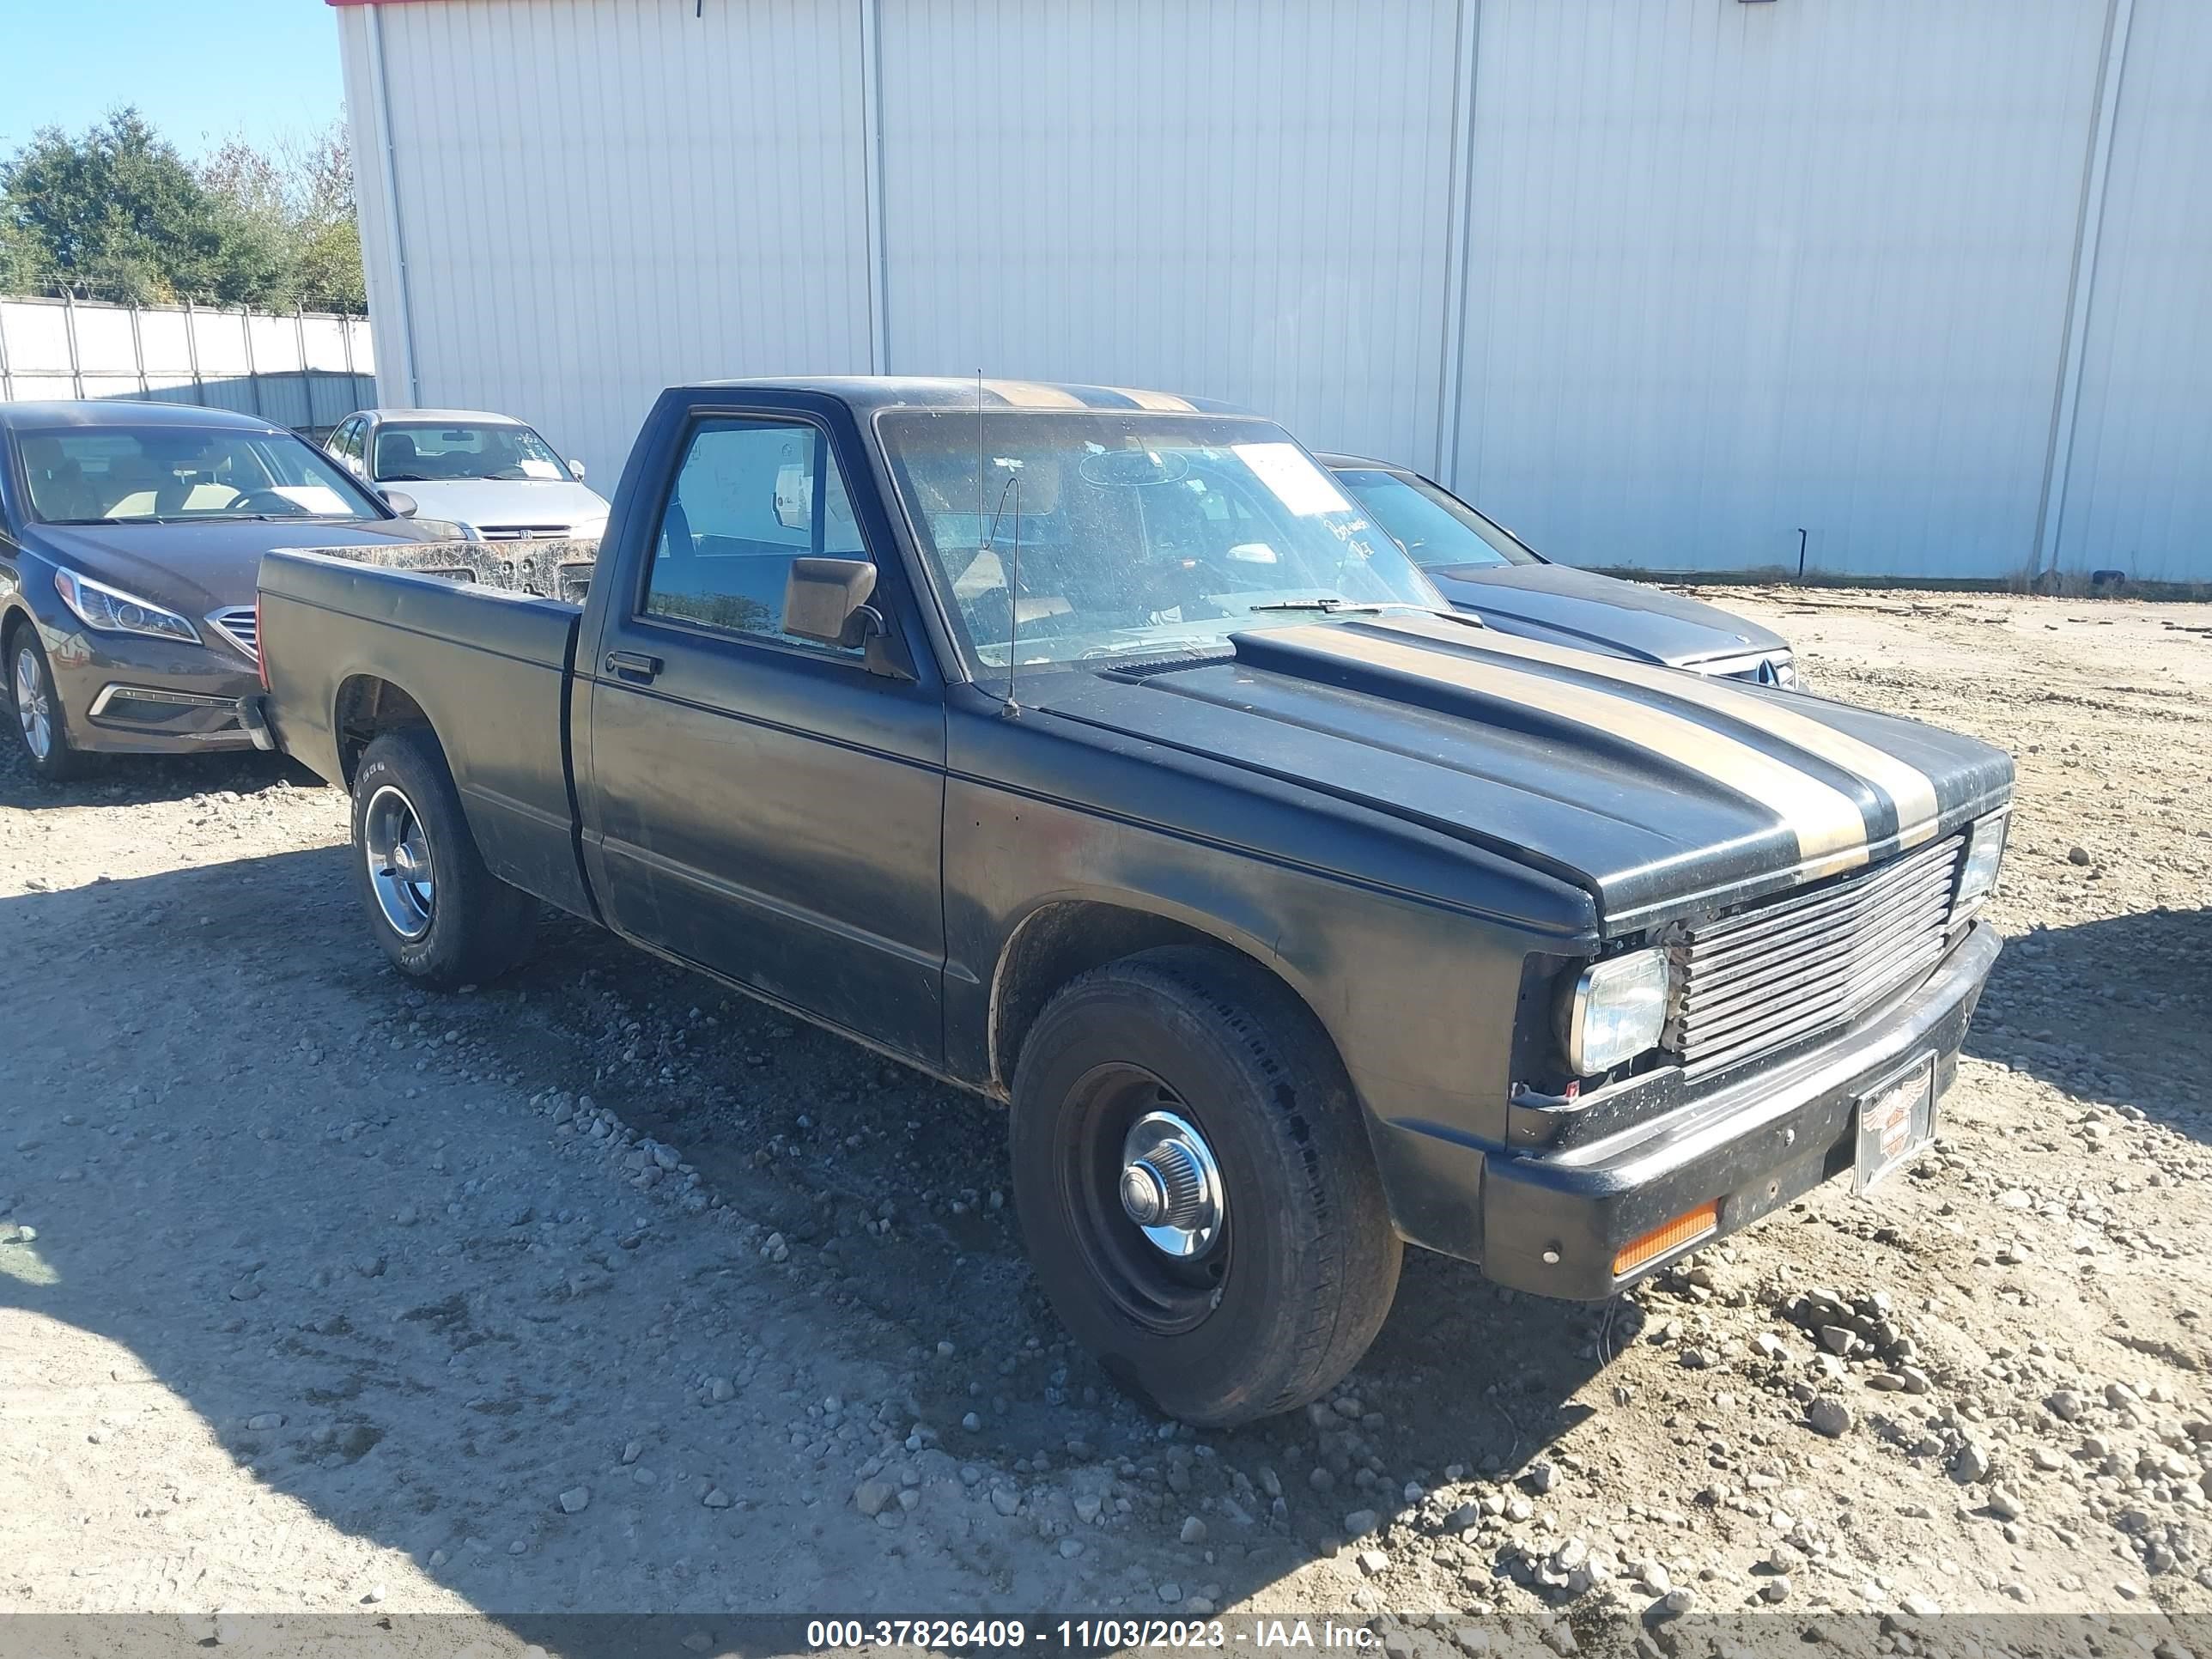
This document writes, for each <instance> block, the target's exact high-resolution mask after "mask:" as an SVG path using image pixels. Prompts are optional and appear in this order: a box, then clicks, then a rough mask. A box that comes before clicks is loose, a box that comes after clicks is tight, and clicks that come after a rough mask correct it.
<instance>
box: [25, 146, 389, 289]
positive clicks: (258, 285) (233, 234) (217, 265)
mask: <svg viewBox="0 0 2212 1659" xmlns="http://www.w3.org/2000/svg"><path fill="white" fill-rule="evenodd" d="M0 292H9V293H19V294H20V293H54V294H64V293H66V294H76V295H82V296H83V297H85V298H88V299H100V300H118V301H136V302H137V303H140V304H145V303H151V302H161V301H179V300H184V299H193V300H198V301H203V302H213V303H216V304H222V305H251V306H256V307H264V308H270V309H283V308H288V307H291V306H294V305H303V306H307V307H311V308H313V309H316V310H328V311H350V312H359V311H362V310H364V309H366V307H367V293H366V289H365V287H364V284H363V283H362V270H361V240H360V235H359V233H358V231H357V229H356V222H355V216H354V202H353V163H352V158H351V156H350V155H349V153H348V150H347V146H346V137H345V126H344V123H343V121H337V122H333V123H332V124H331V125H330V126H328V127H326V128H324V129H322V130H321V131H317V132H314V133H311V134H308V135H307V136H306V137H301V138H297V139H295V140H292V141H289V142H288V143H284V144H283V145H280V146H278V147H277V149H276V150H275V152H274V153H271V152H268V151H264V150H261V149H256V148H255V147H253V146H252V145H251V144H248V143H246V142H245V141H244V140H242V139H233V140H231V141H230V142H229V143H225V144H224V145H222V148H220V149H217V150H216V152H215V153H214V155H211V156H210V157H209V158H208V159H207V160H206V161H204V162H203V163H202V164H201V165H200V166H198V167H191V166H190V165H188V164H187V163H186V162H185V161H184V160H183V158H182V157H180V156H179V155H178V154H177V152H176V149H175V148H174V147H173V146H172V145H170V144H168V143H166V142H164V141H163V140H162V139H161V137H160V136H159V135H158V134H157V133H155V131H154V130H153V129H152V128H151V127H150V126H149V125H147V124H146V122H145V121H144V120H143V118H141V117H140V116H139V114H138V112H137V111H136V110H133V109H127V108H126V109H121V110H118V111H117V112H115V113H113V114H112V115H110V116H109V117H108V118H106V120H105V121H103V122H101V123H100V124H99V125H95V126H94V127H92V128H90V129H89V130H88V131H85V132H84V133H82V135H80V136H78V137H70V136H69V135H68V134H66V133H64V132H62V131H59V130H58V129H56V128H47V129H46V130H44V131H40V133H38V134H37V135H36V136H35V137H33V139H32V140H31V142H30V143H28V144H27V145H25V146H24V147H23V148H22V149H21V150H19V151H17V152H16V154H15V155H13V156H12V157H9V159H7V160H6V161H0Z"/></svg>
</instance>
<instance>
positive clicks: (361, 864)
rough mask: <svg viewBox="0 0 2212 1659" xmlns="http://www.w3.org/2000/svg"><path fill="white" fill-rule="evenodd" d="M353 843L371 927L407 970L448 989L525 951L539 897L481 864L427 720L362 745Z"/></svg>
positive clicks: (482, 976) (495, 971)
mask: <svg viewBox="0 0 2212 1659" xmlns="http://www.w3.org/2000/svg"><path fill="white" fill-rule="evenodd" d="M353 851H354V860H353V867H354V880H355V884H356V886H357V887H358V889H359V890H360V892H361V896H362V904H363V906H364V907H365V908H367V909H368V922H369V927H370V928H371V930H372V931H374V933H375V934H376V942H377V943H378V944H379V945H382V946H383V947H384V953H385V955H386V956H388V957H391V958H392V964H393V965H394V966H395V967H397V968H398V969H399V971H400V972H401V973H403V974H404V975H407V976H408V977H409V978H410V979H412V980H415V981H418V982H420V983H422V984H424V985H428V986H431V987H435V988H437V989H440V990H451V989H453V988H454V987H458V986H462V985H471V984H476V983H479V982H481V981H485V980H490V979H495V978H497V977H498V976H499V975H501V974H503V973H505V972H507V969H510V968H512V967H513V966H514V965H515V964H516V963H519V962H520V961H521V960H522V959H523V958H524V957H526V956H528V955H529V954H530V945H531V939H532V935H533V934H534V933H536V931H537V925H538V902H537V900H535V899H533V898H532V897H531V896H530V895H529V894H527V893H526V892H524V891H522V890H520V888H517V887H511V886H509V885H508V884H507V883H505V882H503V881H501V880H500V879H499V878H498V877H496V876H495V875H493V874H492V872H490V871H489V870H488V869H486V868H485V867H484V861H483V855H482V854H479V853H478V852H477V843H476V838H475V836H472V835H471V834H470V833H469V825H468V819H467V817H465V815H464V813H463V811H462V809H461V797H460V792H459V790H457V789H455V788H454V787H453V772H452V771H451V769H449V768H447V764H446V757H445V756H444V754H443V753H442V752H441V750H439V748H438V744H437V740H436V738H433V737H432V736H431V735H430V733H429V732H428V731H427V730H425V729H423V728H422V727H419V726H417V727H410V728H407V729H405V730H404V731H398V732H386V733H384V735H383V736H381V737H380V738H377V739H376V740H375V741H374V743H372V744H369V745H368V752H367V753H365V754H364V755H362V760H361V767H360V769H359V770H357V771H356V773H355V774H354V780H353Z"/></svg>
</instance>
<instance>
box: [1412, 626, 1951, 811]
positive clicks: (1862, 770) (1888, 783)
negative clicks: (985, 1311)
mask: <svg viewBox="0 0 2212 1659" xmlns="http://www.w3.org/2000/svg"><path fill="white" fill-rule="evenodd" d="M1386 625H1387V624H1386ZM1452 625H1453V626H1454V627H1456V626H1457V625H1458V624H1456V623H1455V624H1452ZM1422 637H1423V638H1428V637H1431V636H1430V635H1427V634H1425V633H1424V634H1423V635H1422ZM1464 643H1466V644H1468V645H1470V646H1472V647H1474V648H1475V649H1476V650H1478V651H1492V652H1496V653H1499V654H1500V655H1503V656H1510V657H1523V658H1526V659H1528V660H1529V661H1531V662H1540V663H1544V664H1546V665H1551V666H1555V667H1559V668H1571V669H1575V670H1577V671H1579V672H1582V673H1584V674H1595V675H1596V676H1598V677H1599V678H1601V679H1608V680H1617V681H1619V682H1620V683H1621V684H1625V685H1640V686H1643V687H1645V688H1647V689H1648V690H1653V691H1660V692H1664V693H1665V694H1666V695H1667V696H1670V697H1679V698H1680V699H1681V700H1682V701H1683V702H1693V703H1695V704H1697V705H1698V707H1699V708H1709V709H1711V711H1712V712H1713V713H1714V714H1723V715H1726V716H1727V717H1728V718H1729V719H1730V720H1735V721H1736V722H1737V723H1738V724H1739V725H1742V726H1750V727H1751V728H1752V729H1753V730H1754V731H1757V732H1765V734H1766V735H1767V736H1768V737H1771V738H1780V739H1781V740H1782V741H1783V742H1784V743H1786V744H1790V746H1791V747H1792V748H1796V749H1802V750H1804V751H1805V752H1806V753H1807V754H1808V755H1817V756H1818V757H1820V759H1822V760H1824V761H1826V762H1827V763H1829V764H1831V765H1832V766H1837V767H1840V768H1841V769H1843V770H1844V771H1846V772H1849V773H1850V775H1852V776H1854V777H1857V778H1861V779H1863V780H1864V781H1866V782H1868V783H1870V784H1872V785H1874V786H1875V787H1876V788H1877V789H1880V790H1881V792H1882V793H1884V794H1885V795H1887V796H1888V797H1889V799H1891V800H1892V801H1893V803H1894V804H1895V805H1896V807H1897V829H1898V836H1897V840H1898V846H1899V848H1900V849H1902V848H1907V847H1917V846H1918V845H1919V844H1920V843H1921V842H1924V841H1927V840H1929V839H1930V838H1931V837H1932V836H1934V835H1935V833H1936V823H1937V821H1938V818H1939V817H1940V816H1941V812H1940V809H1939V807H1938V806H1937V805H1936V784H1935V781H1934V780H1933V779H1931V778H1929V775H1927V774H1926V773H1925V772H1923V771H1922V770H1921V769H1919V768H1918V767H1917V766H1913V765H1911V764H1909V763H1906V762H1905V761H1902V760H1899V758H1898V757H1896V756H1894V755H1893V754H1890V753H1889V752H1887V750H1881V749H1877V748H1875V746H1874V745H1873V744H1870V743H1867V742H1865V741H1863V739H1861V738H1855V737H1852V736H1851V735H1850V733H1849V732H1838V730H1836V728H1835V727H1834V726H1827V725H1824V724H1823V723H1822V722H1820V721H1819V720H1814V718H1813V717H1812V716H1811V715H1809V714H1801V713H1799V712H1798V711H1797V710H1796V709H1795V708H1790V707H1789V706H1788V705H1787V704H1785V703H1783V702H1779V701H1778V700H1777V699H1775V698H1772V697H1765V696H1759V694H1758V693H1756V692H1753V691H1747V690H1743V689H1742V688H1741V687H1740V686H1735V685H1731V684H1728V683H1727V682H1725V681H1723V680H1714V679H1708V678H1705V676H1704V675H1702V674H1698V673H1693V672H1692V671H1690V670H1689V669H1686V668H1665V667H1662V666H1660V665H1657V664H1656V663H1641V662H1629V661H1626V660H1625V659H1621V658H1619V657H1607V656H1601V655H1600V654H1599V653H1596V652H1594V651H1577V650H1575V649H1573V648H1572V647H1568V646H1564V645H1553V644H1550V643H1548V642H1547V641H1542V640H1527V639H1522V638H1521V637H1520V636H1518V635H1512V634H1506V633H1502V632H1500V631H1499V630H1498V629H1494V628H1485V629H1482V630H1481V632H1480V634H1479V635H1475V636H1474V638H1471V639H1468V640H1467V641H1464Z"/></svg>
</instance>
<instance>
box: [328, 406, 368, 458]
mask: <svg viewBox="0 0 2212 1659" xmlns="http://www.w3.org/2000/svg"><path fill="white" fill-rule="evenodd" d="M366 424H367V422H364V421H363V420H362V418H361V416H358V415H356V416H354V417H353V418H352V419H351V420H349V421H348V422H345V423H344V424H343V426H341V427H339V428H338V430H337V439H336V440H335V441H334V442H333V443H332V444H331V448H332V450H333V451H334V452H335V453H336V454H337V458H338V459H340V460H341V461H343V462H344V463H345V464H346V465H348V466H350V467H352V468H354V469H355V470H356V471H358V470H359V469H360V466H361V430H362V427H363V426H364V425H366Z"/></svg>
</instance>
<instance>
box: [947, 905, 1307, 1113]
mask: <svg viewBox="0 0 2212 1659" xmlns="http://www.w3.org/2000/svg"><path fill="white" fill-rule="evenodd" d="M1163 945H1197V946H1200V947H1203V948H1206V949H1211V950H1215V951H1221V952H1223V953H1225V954H1226V955H1229V956H1232V957H1237V958H1238V959H1239V960H1241V961H1243V963H1245V964H1246V965H1247V966H1249V967H1250V968H1252V969H1255V970H1256V971H1258V972H1259V973H1261V974H1263V975H1266V976H1267V978H1268V979H1270V980H1272V981H1274V982H1275V983H1276V984H1278V985H1279V986H1280V987H1282V988H1283V989H1284V990H1285V992H1287V993H1288V994H1289V995H1290V996H1291V999H1292V1000H1294V1001H1295V1002H1296V1003H1297V1006H1299V1007H1300V1008H1301V1009H1303V1010H1304V1012H1305V1013H1306V1015H1307V1017H1308V1018H1310V1019H1311V1020H1312V1021H1313V1023H1314V1027H1315V1029H1316V1030H1317V1031H1319V1032H1320V1033H1321V1035H1322V1038H1323V1040H1324V1041H1326V1042H1328V1043H1329V1045H1330V1047H1331V1048H1336V1047H1337V1043H1336V1038H1335V1036H1334V1033H1333V1032H1331V1031H1330V1030H1329V1029H1328V1021H1327V1020H1325V1019H1323V1018H1322V1017H1321V1013H1320V1011H1319V1010H1318V1009H1316V1007H1315V1006H1314V1004H1313V1000H1312V998H1310V996H1308V995H1307V994H1306V993H1305V991H1304V988H1303V987H1300V986H1299V985H1298V984H1297V981H1295V980H1294V979H1293V978H1292V977H1291V975H1288V974H1286V973H1285V972H1284V969H1283V964H1282V962H1281V959H1280V958H1279V957H1276V956H1275V955H1274V953H1273V951H1270V950H1269V949H1268V948H1267V945H1264V944H1263V943H1262V942H1261V940H1259V939H1256V938H1254V937H1252V936H1251V935H1249V934H1248V933H1244V932H1243V930H1241V929H1238V928H1235V927H1231V926H1229V925H1228V924H1226V923H1225V922H1223V921H1220V919H1218V918H1217V917H1213V916H1207V915H1172V914H1170V913H1169V912H1168V911H1166V910H1164V909H1162V908H1155V907H1152V906H1148V905H1146V904H1143V903H1138V902H1130V901H1128V900H1126V899H1122V898H1118V897H1115V898H1106V897H1097V896H1061V897H1057V898H1052V899H1048V900H1046V901H1045V902H1042V903H1040V904H1038V905H1037V906H1036V907H1035V908H1032V909H1031V910H1030V911H1029V913H1028V914H1027V915H1024V916H1023V918H1022V919H1021V921H1019V922H1018V923H1017V924H1016V925H1015V927H1014V928H1013V930H1012V932H1011V933H1008V935H1007V936H1006V943H1005V945H1002V946H1001V947H1000V951H999V957H998V960H997V962H996V963H995V964H994V967H993V969H992V973H991V997H990V1003H989V1008H988V1015H987V1022H988V1030H987V1045H988V1051H989V1055H990V1066H991V1079H990V1080H991V1091H992V1092H993V1093H994V1095H997V1096H998V1097H1000V1098H1002V1099H1003V1098H1005V1097H1007V1096H1008V1095H1010V1094H1011V1092H1012V1087H1013V1076H1014V1067H1015V1065H1016V1063H1017V1062H1018V1060H1019V1059H1020V1056H1021V1050H1022V1044H1023V1042H1024V1041H1025V1040H1026V1039H1027V1038H1028V1036H1029V1033H1030V1029H1031V1027H1033V1026H1034V1025H1035V1024H1036V1019H1037V1016H1038V1015H1039V1014H1041V1013H1042V1012H1044V1007H1045V1005H1046V1004H1047V1003H1048V1002H1050V1001H1051V1000H1052V999H1053V996H1054V993H1056V992H1058V991H1059V990H1060V988H1061V987H1063V986H1065V985H1066V984H1067V983H1068V982H1069V981H1071V980H1073V979H1075V978H1076V977H1077V976H1078V975H1082V974H1085V973H1088V972H1090V971H1091V969H1094V968H1099V967H1103V966H1104V965H1105V964H1106V963H1109V962H1117V961H1119V960H1121V958H1122V957H1129V956H1134V955H1136V954H1137V953H1138V952H1139V951H1150V950H1156V949H1158V948H1159V947H1161V946H1163ZM1339 1058H1340V1059H1341V1058H1342V1054H1341V1051H1340V1052H1339Z"/></svg>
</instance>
